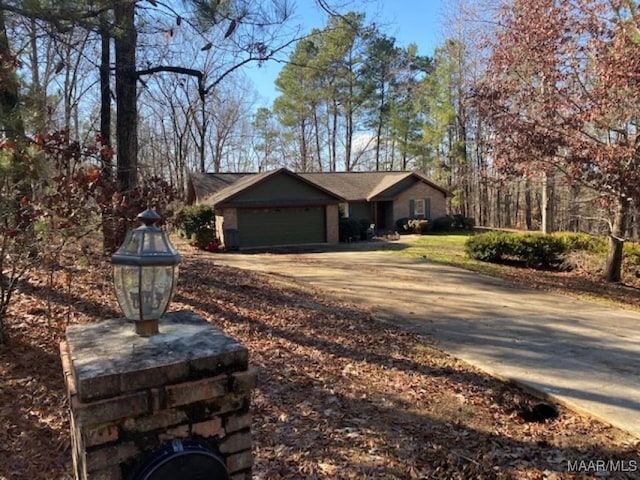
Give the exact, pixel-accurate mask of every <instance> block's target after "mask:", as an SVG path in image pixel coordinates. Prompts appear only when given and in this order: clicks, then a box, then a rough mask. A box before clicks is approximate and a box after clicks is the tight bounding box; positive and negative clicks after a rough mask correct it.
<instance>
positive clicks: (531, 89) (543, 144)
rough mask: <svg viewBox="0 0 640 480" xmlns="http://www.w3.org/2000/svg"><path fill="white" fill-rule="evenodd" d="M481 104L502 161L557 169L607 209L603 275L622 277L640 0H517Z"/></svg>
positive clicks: (634, 196) (638, 94)
mask: <svg viewBox="0 0 640 480" xmlns="http://www.w3.org/2000/svg"><path fill="white" fill-rule="evenodd" d="M500 21H501V24H502V25H503V28H502V29H501V31H500V32H499V33H498V35H497V37H496V39H495V42H494V43H493V45H492V56H491V62H490V64H489V69H488V75H487V78H486V81H485V82H484V83H483V84H482V86H481V88H479V90H478V93H479V98H480V99H481V106H482V108H483V112H484V113H485V115H486V118H487V121H489V122H490V123H491V126H492V128H493V129H494V131H495V142H493V143H492V151H493V154H494V155H495V158H496V160H497V162H498V164H499V166H500V167H501V168H502V169H503V170H504V171H510V172H512V173H520V172H523V171H530V170H531V169H537V170H543V171H553V170H557V171H561V172H564V174H565V175H566V179H567V181H568V182H570V183H573V182H578V183H580V184H582V185H583V186H584V187H585V188H589V189H591V190H592V191H593V192H595V193H596V195H597V196H596V198H595V199H596V201H597V202H598V203H599V204H600V205H602V206H604V207H606V208H607V209H608V212H609V217H610V218H609V220H608V222H609V239H610V246H609V255H608V259H607V264H606V274H605V276H606V279H607V280H608V281H619V279H620V276H621V260H622V246H623V242H624V238H625V233H626V229H627V222H628V215H629V209H630V207H631V206H632V205H634V204H637V202H638V201H639V200H640V168H639V167H640V150H639V148H640V137H638V118H640V89H639V88H638V87H640V85H639V83H640V79H638V77H637V72H638V71H640V43H639V41H638V40H639V39H638V35H637V32H638V16H637V15H636V12H635V2H626V1H618V2H609V1H605V0H589V1H584V2H554V1H552V0H532V1H526V2H525V1H522V0H514V1H513V2H512V4H511V5H509V6H507V7H506V8H505V9H504V10H503V12H502V16H501V19H500Z"/></svg>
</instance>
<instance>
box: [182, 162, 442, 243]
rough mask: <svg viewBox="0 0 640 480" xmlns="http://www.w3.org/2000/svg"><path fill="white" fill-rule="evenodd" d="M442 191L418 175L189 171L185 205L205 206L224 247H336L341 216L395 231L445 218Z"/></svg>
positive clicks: (417, 173) (287, 171)
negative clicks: (407, 223)
mask: <svg viewBox="0 0 640 480" xmlns="http://www.w3.org/2000/svg"><path fill="white" fill-rule="evenodd" d="M448 195H449V193H448V192H447V190H445V189H444V188H442V187H440V186H438V185H436V184H435V183H433V182H431V181H430V180H429V179H428V178H427V177H426V176H424V175H423V174H421V173H419V172H330V173H329V172H327V173H294V172H291V171H290V170H287V169H285V168H281V169H279V170H274V171H271V172H262V173H193V174H191V176H190V183H189V189H188V195H187V202H188V203H204V204H209V205H211V206H212V207H213V208H214V210H215V212H216V235H217V237H218V240H219V241H220V242H221V243H222V244H223V245H225V246H227V248H251V247H267V246H275V245H293V244H305V243H337V242H338V224H339V217H340V215H341V214H342V215H344V216H347V217H350V218H354V219H356V220H366V221H367V222H369V223H372V224H374V225H375V226H376V229H377V230H378V231H393V230H395V229H396V225H395V222H396V220H398V219H400V218H405V217H408V218H424V219H433V218H437V217H440V216H443V215H445V214H446V198H447V196H448Z"/></svg>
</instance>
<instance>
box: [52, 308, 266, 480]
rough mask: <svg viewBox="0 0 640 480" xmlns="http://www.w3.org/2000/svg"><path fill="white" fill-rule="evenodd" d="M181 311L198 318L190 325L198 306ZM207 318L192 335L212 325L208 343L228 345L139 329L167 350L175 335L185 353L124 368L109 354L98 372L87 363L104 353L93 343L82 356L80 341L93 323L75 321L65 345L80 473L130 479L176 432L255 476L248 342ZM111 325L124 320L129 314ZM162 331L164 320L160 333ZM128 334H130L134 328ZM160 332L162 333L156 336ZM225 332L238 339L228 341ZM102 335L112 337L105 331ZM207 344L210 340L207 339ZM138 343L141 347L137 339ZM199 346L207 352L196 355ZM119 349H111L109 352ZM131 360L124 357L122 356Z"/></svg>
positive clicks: (237, 471)
mask: <svg viewBox="0 0 640 480" xmlns="http://www.w3.org/2000/svg"><path fill="white" fill-rule="evenodd" d="M177 314H180V315H182V316H184V315H187V316H188V320H189V322H191V323H189V325H188V326H192V322H193V320H194V318H193V317H194V315H193V314H188V313H185V312H177ZM169 315H171V314H169ZM174 320H175V316H174ZM163 321H164V319H163ZM201 321H202V322H203V325H202V328H201V329H200V330H198V331H197V332H196V333H195V334H194V332H193V331H192V332H191V333H192V335H196V336H198V337H202V336H203V335H205V334H206V333H209V334H210V337H211V339H212V340H211V342H210V343H209V345H208V346H209V347H212V348H213V350H215V349H218V350H219V348H221V347H224V348H223V350H222V353H221V351H217V352H216V351H213V350H212V348H204V350H203V348H202V347H203V344H202V343H200V344H198V345H197V348H196V350H195V351H188V349H189V347H188V344H189V343H190V341H191V340H190V339H189V338H186V339H180V338H179V335H176V334H175V333H174V331H171V332H169V333H166V334H165V335H166V340H167V341H166V342H162V341H160V342H158V338H159V336H156V337H147V339H146V340H145V339H143V338H142V337H135V336H134V337H133V338H134V339H135V340H136V341H137V342H138V343H139V344H140V345H142V343H143V342H145V341H147V342H154V341H155V342H156V343H157V344H159V345H160V346H161V348H162V350H165V349H166V348H169V349H171V348H172V346H171V344H172V343H173V348H177V349H182V350H183V351H182V354H179V355H177V356H176V355H175V354H174V355H173V361H170V362H169V363H167V362H166V358H164V359H162V360H161V361H159V362H157V365H153V362H154V358H151V359H150V360H149V361H148V362H146V363H145V362H140V361H139V359H138V363H137V364H136V365H137V366H138V367H139V368H141V369H140V370H138V371H136V370H132V369H131V368H129V369H127V370H126V371H118V372H117V373H114V372H113V371H112V370H113V368H111V367H112V366H113V363H114V360H113V356H112V357H110V358H109V357H107V358H106V359H105V360H106V361H107V363H108V364H109V365H110V366H109V367H105V370H104V371H103V372H102V373H104V375H100V374H99V375H93V377H91V378H89V375H88V374H86V372H89V371H92V372H93V371H95V368H96V367H95V365H87V363H91V362H92V361H93V362H94V363H95V360H94V359H95V358H99V357H98V356H97V355H96V354H99V353H100V352H96V351H95V348H94V349H91V350H93V351H94V354H93V356H92V358H91V359H85V358H83V354H84V353H88V352H87V351H86V349H84V348H80V347H78V343H79V342H81V341H82V342H84V345H88V346H90V345H91V336H92V335H91V333H92V332H91V331H89V332H88V333H87V332H84V331H79V330H78V328H82V327H85V328H86V329H89V330H90V329H91V328H92V327H93V326H90V325H85V326H74V327H78V328H76V330H75V331H74V332H73V333H74V334H73V335H69V333H68V334H67V340H66V341H64V342H62V344H61V346H60V353H61V358H62V365H63V369H64V378H65V381H66V385H67V391H68V399H69V406H70V414H71V438H72V454H73V462H74V468H75V470H76V479H77V480H128V479H129V478H130V477H131V475H132V474H133V473H134V472H135V471H136V470H137V469H138V468H139V466H140V464H141V463H142V462H143V461H144V459H146V458H147V457H148V456H149V455H150V454H151V453H152V452H154V451H156V450H158V449H160V448H161V447H162V446H164V445H165V444H166V443H167V442H170V441H171V440H174V439H191V440H198V441H200V442H201V443H203V444H205V445H207V446H208V447H210V448H211V449H212V450H214V451H215V452H217V453H218V454H219V455H220V456H221V457H222V458H223V459H224V461H225V462H226V465H227V468H228V470H229V473H230V476H231V478H232V479H233V480H241V479H242V480H248V479H250V478H251V467H252V463H253V459H252V455H251V432H250V426H251V418H250V415H249V401H250V395H251V391H252V389H253V388H254V387H255V384H256V372H255V370H254V369H252V368H251V367H249V365H248V355H247V351H246V349H245V348H244V347H242V346H241V345H240V344H238V343H237V342H235V341H233V340H232V339H229V337H224V335H222V334H221V332H219V331H218V330H217V329H215V327H213V326H211V325H209V324H207V323H206V322H205V321H204V320H201ZM111 325H112V326H114V325H115V326H116V327H117V326H120V327H122V322H121V321H117V322H115V323H114V322H112V323H111ZM173 327H174V326H173V325H172V326H171V327H165V328H167V329H169V328H173ZM131 328H133V327H131ZM174 330H175V328H174ZM93 333H94V334H100V329H97V328H93ZM162 333H163V323H162V321H161V324H160V335H162ZM211 334H212V335H213V336H212V335H211ZM188 336H189V335H187V337H188ZM125 337H126V336H125ZM128 337H129V339H131V335H129V336H128ZM214 337H215V338H214ZM154 338H155V339H156V340H149V339H154ZM79 339H80V340H79ZM225 339H228V340H231V343H230V342H226V343H225V341H224V340H225ZM185 340H186V341H185ZM214 340H215V341H214ZM103 341H106V342H108V341H109V339H108V338H107V339H103V338H101V339H99V342H103ZM87 342H88V343H87ZM141 342H142V343H141ZM129 343H131V340H129ZM167 344H169V346H167ZM204 345H205V347H206V342H205V344H204ZM229 345H231V346H232V347H233V348H229ZM133 346H134V348H135V347H136V345H135V343H134V345H133ZM143 346H145V347H148V346H149V345H143ZM128 348H129V349H130V348H131V346H130V345H129V346H128ZM185 349H186V350H185ZM74 350H75V351H74ZM110 350H112V349H110ZM225 350H226V352H225ZM198 352H199V353H200V354H201V357H200V358H198V357H197V356H196V357H193V356H192V355H193V354H194V353H198ZM148 353H149V355H150V356H152V357H155V356H156V354H157V352H154V349H153V348H148ZM173 353H174V352H172V354H173ZM113 354H114V352H113V351H111V352H110V355H113ZM124 356H125V357H127V356H128V353H126V354H125V355H124ZM129 360H130V359H129V358H123V362H122V364H123V365H124V364H127V363H129ZM116 363H117V362H116ZM150 364H151V365H150ZM87 367H90V368H87ZM118 368H120V367H116V369H118ZM139 372H142V374H140V373H139Z"/></svg>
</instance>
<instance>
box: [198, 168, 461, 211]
mask: <svg viewBox="0 0 640 480" xmlns="http://www.w3.org/2000/svg"><path fill="white" fill-rule="evenodd" d="M279 173H286V174H289V175H293V176H295V177H296V178H299V179H301V180H303V181H305V182H307V183H308V184H310V185H312V186H314V187H316V188H318V189H320V190H323V191H325V192H326V193H328V194H330V195H332V196H335V197H340V198H341V199H342V200H347V201H351V202H353V201H371V200H373V199H375V198H376V197H381V196H383V194H384V192H385V191H387V190H389V189H390V188H392V187H393V186H395V185H397V184H398V183H399V182H401V181H402V180H405V179H409V178H414V179H416V180H418V181H421V182H424V183H426V184H428V185H430V186H431V187H433V188H434V189H436V190H438V191H440V192H442V193H443V194H444V195H445V196H448V195H449V192H448V191H447V190H445V189H444V188H442V187H440V186H439V185H436V184H435V183H433V182H432V181H431V180H429V179H428V178H427V177H426V176H425V175H423V174H422V173H420V172H314V173H293V172H291V171H289V170H287V169H285V168H280V169H278V170H274V171H270V172H261V173H192V174H191V180H192V182H193V186H194V189H195V191H196V198H197V200H198V202H202V201H204V200H205V199H206V201H207V202H208V203H212V204H213V205H216V204H220V203H223V202H226V201H228V200H230V199H232V198H233V197H234V196H235V195H237V194H239V193H241V192H242V191H244V190H245V189H247V188H250V187H252V186H254V185H257V184H259V183H261V182H263V181H265V180H266V179H268V178H270V177H271V176H273V175H276V174H279Z"/></svg>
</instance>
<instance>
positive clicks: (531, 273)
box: [397, 232, 640, 310]
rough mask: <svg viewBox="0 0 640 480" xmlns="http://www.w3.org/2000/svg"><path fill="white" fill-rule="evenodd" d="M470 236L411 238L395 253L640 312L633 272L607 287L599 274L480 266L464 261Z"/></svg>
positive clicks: (638, 285)
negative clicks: (621, 280) (403, 247)
mask: <svg viewBox="0 0 640 480" xmlns="http://www.w3.org/2000/svg"><path fill="white" fill-rule="evenodd" d="M470 235H473V234H472V233H466V232H464V233H456V234H440V235H423V236H420V237H412V238H411V240H410V241H408V242H407V248H405V249H402V250H397V253H398V254H399V255H406V256H411V257H414V258H423V259H425V260H428V261H431V262H438V263H443V264H446V265H451V266H455V267H460V268H464V269H467V270H471V271H474V272H478V273H482V274H484V275H490V276H493V277H498V278H503V279H505V280H509V281H511V282H513V283H514V284H516V285H522V286H526V287H528V288H539V289H542V290H547V291H551V292H556V293H561V294H563V295H568V296H571V297H575V298H582V299H587V300H591V301H596V302H600V303H603V304H605V305H612V306H618V307H623V308H631V309H634V310H640V283H639V281H638V278H637V277H636V275H635V274H634V273H635V270H634V272H623V282H620V283H607V282H605V281H604V280H603V279H602V276H601V275H600V273H599V272H587V271H565V272H557V271H549V270H536V269H534V268H527V267H517V266H510V265H499V264H493V263H487V262H481V261H479V260H474V259H471V258H469V257H467V255H466V254H465V252H464V244H465V242H466V240H467V238H469V236H470ZM603 262H604V260H603Z"/></svg>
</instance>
